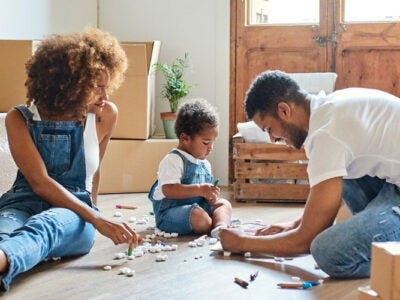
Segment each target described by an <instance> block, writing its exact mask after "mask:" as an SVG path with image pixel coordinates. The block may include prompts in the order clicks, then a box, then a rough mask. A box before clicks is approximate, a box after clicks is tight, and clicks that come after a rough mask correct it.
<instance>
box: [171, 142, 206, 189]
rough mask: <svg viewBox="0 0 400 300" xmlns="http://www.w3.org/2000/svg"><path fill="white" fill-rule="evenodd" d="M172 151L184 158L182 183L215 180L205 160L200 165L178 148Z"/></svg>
mask: <svg viewBox="0 0 400 300" xmlns="http://www.w3.org/2000/svg"><path fill="white" fill-rule="evenodd" d="M170 153H174V154H177V155H178V156H180V157H181V158H182V160H183V176H182V179H181V183H182V184H193V183H211V182H212V180H213V177H212V175H211V174H210V173H209V172H208V170H207V168H206V167H205V164H204V163H203V162H201V163H200V165H197V164H195V163H192V162H191V161H189V160H188V159H187V158H186V157H185V156H184V155H183V154H182V153H180V152H179V151H177V150H172V151H171V152H170Z"/></svg>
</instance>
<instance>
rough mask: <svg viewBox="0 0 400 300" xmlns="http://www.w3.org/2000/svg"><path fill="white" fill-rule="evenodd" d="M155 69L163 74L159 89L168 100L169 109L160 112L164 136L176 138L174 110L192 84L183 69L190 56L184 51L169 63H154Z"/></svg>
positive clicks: (185, 67)
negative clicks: (187, 79)
mask: <svg viewBox="0 0 400 300" xmlns="http://www.w3.org/2000/svg"><path fill="white" fill-rule="evenodd" d="M154 67H155V70H156V71H160V72H161V73H162V74H163V75H164V79H165V83H164V85H163V87H162V90H161V95H162V96H163V98H164V99H167V100H168V102H169V107H170V111H169V112H162V113H160V115H161V119H162V121H163V127H164V132H165V137H166V138H167V139H171V138H176V135H175V130H174V124H175V120H176V111H177V110H178V106H179V102H180V100H182V99H183V98H184V97H186V96H187V95H188V94H189V92H190V90H191V88H192V87H193V85H190V84H188V83H187V82H186V81H185V80H184V78H183V74H184V71H185V70H186V69H188V68H190V67H191V64H190V57H189V54H188V53H185V55H184V57H183V58H179V57H178V58H176V59H175V60H174V62H173V63H172V64H171V65H168V64H165V63H156V64H154Z"/></svg>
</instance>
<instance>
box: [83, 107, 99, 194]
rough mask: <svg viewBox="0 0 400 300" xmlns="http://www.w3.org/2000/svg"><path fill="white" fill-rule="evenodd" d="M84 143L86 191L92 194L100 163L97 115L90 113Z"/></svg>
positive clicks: (84, 133)
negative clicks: (94, 177)
mask: <svg viewBox="0 0 400 300" xmlns="http://www.w3.org/2000/svg"><path fill="white" fill-rule="evenodd" d="M83 141H84V145H85V164H86V190H88V191H89V192H92V186H93V175H94V173H95V172H96V171H97V168H98V167H99V163H100V148H99V140H98V138H97V130H96V115H95V114H91V113H89V114H88V115H87V118H86V125H85V131H84V132H83Z"/></svg>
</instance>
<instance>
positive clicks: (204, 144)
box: [182, 127, 218, 159]
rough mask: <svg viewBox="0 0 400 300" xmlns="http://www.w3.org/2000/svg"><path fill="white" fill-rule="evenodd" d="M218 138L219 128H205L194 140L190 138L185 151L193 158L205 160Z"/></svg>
mask: <svg viewBox="0 0 400 300" xmlns="http://www.w3.org/2000/svg"><path fill="white" fill-rule="evenodd" d="M217 136H218V127H212V128H205V129H204V130H203V131H202V132H200V133H199V134H198V135H196V136H195V137H194V138H190V137H189V138H188V139H187V141H186V143H185V149H182V150H184V151H186V152H188V153H190V154H191V155H192V156H193V157H195V158H198V159H205V158H206V157H207V156H208V155H209V154H210V153H211V151H212V149H213V146H214V142H215V140H216V138H217Z"/></svg>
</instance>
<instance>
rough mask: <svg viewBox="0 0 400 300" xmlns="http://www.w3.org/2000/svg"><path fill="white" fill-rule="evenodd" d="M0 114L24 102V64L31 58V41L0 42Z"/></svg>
mask: <svg viewBox="0 0 400 300" xmlns="http://www.w3.org/2000/svg"><path fill="white" fill-rule="evenodd" d="M0 49H1V50H0V112H7V111H9V110H10V109H11V108H12V107H13V106H15V105H18V104H24V103H25V102H26V89H25V80H26V73H25V63H26V62H27V60H28V59H29V58H30V57H31V56H32V41H27V40H20V41H14V40H1V41H0Z"/></svg>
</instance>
